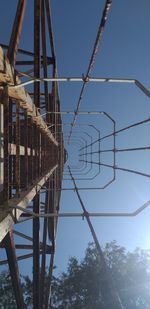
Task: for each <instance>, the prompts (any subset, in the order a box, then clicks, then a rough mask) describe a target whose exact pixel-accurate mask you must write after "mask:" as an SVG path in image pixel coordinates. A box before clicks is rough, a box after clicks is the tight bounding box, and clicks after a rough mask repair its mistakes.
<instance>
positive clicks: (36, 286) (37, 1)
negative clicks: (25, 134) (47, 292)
mask: <svg viewBox="0 0 150 309" xmlns="http://www.w3.org/2000/svg"><path fill="white" fill-rule="evenodd" d="M40 18H41V0H34V76H35V77H36V78H39V77H40V60H41V59H40ZM34 104H35V106H36V107H37V108H39V107H40V83H39V82H36V83H34ZM36 146H37V145H36ZM39 159H40V158H36V164H37V165H38V166H37V167H36V168H38V169H39V162H40V160H39ZM33 211H34V212H36V213H39V194H37V195H36V196H35V198H34V200H33ZM39 228H40V221H39V218H34V219H33V309H40V304H39V300H40V298H39V295H40V283H39V275H40V271H39V268H40V254H39V252H40V239H39Z"/></svg>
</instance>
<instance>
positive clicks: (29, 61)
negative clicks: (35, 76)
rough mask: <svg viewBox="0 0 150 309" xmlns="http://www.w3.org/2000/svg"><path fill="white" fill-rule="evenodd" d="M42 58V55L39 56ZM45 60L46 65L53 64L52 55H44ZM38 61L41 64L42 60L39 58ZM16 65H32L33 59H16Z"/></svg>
mask: <svg viewBox="0 0 150 309" xmlns="http://www.w3.org/2000/svg"><path fill="white" fill-rule="evenodd" d="M42 58H43V57H42V56H41V59H42ZM46 61H47V65H49V64H54V60H53V58H52V57H46ZM40 63H41V65H42V66H43V64H44V61H43V60H41V61H40ZM16 65H22V66H23V65H34V61H33V60H18V61H16Z"/></svg>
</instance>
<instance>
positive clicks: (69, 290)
mask: <svg viewBox="0 0 150 309" xmlns="http://www.w3.org/2000/svg"><path fill="white" fill-rule="evenodd" d="M103 252H104V256H105V259H106V262H107V265H108V268H109V271H110V273H111V276H112V278H113V283H114V285H115V287H116V290H117V291H118V293H119V295H120V298H121V301H122V304H123V306H124V308H125V309H136V308H138V309H146V308H150V254H149V251H145V250H141V249H136V250H135V251H134V252H132V253H131V252H127V250H126V249H125V248H124V247H121V246H119V245H118V244H117V243H116V242H115V241H113V242H111V243H109V244H106V246H105V248H104V249H103ZM22 285H23V290H24V299H25V302H26V305H27V308H32V281H31V279H30V278H29V277H24V278H22ZM104 292H105V295H106V294H107V295H108V299H109V291H108V290H106V288H105V272H104V270H103V268H102V266H101V263H100V261H99V258H98V254H97V250H96V248H95V246H94V244H89V246H88V248H87V249H86V252H85V257H84V259H83V260H82V261H81V262H79V261H78V260H77V259H76V258H75V257H72V258H70V259H69V262H68V267H67V271H66V272H63V273H62V274H61V275H60V276H59V277H57V278H56V277H53V282H52V305H51V307H50V308H51V309H103V308H107V309H116V308H114V307H113V306H112V303H110V305H106V304H105V302H104V299H103V293H104ZM5 308H6V309H7V308H9V309H15V308H16V303H15V299H14V295H13V291H12V284H11V278H10V276H9V274H8V272H2V273H1V274H0V309H5ZM50 308H49V309H50Z"/></svg>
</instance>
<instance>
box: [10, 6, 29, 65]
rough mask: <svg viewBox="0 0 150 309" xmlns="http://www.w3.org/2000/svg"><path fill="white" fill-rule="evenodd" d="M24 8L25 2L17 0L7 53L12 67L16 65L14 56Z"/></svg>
mask: <svg viewBox="0 0 150 309" xmlns="http://www.w3.org/2000/svg"><path fill="white" fill-rule="evenodd" d="M25 8H26V0H19V1H18V6H17V10H16V16H15V20H14V25H13V29H12V34H11V38H10V42H9V47H8V51H7V57H8V59H9V60H10V63H11V64H12V65H15V63H16V55H17V51H18V46H19V40H20V35H21V30H22V24H23V19H24V14H25Z"/></svg>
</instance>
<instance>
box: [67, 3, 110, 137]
mask: <svg viewBox="0 0 150 309" xmlns="http://www.w3.org/2000/svg"><path fill="white" fill-rule="evenodd" d="M111 3H112V1H111V0H106V2H105V7H104V11H103V14H102V17H101V20H100V25H99V28H98V32H97V35H96V40H95V43H94V48H93V51H92V55H91V58H90V62H89V65H88V69H87V72H86V76H85V80H84V82H83V85H82V88H81V92H80V95H79V100H78V102H77V107H76V113H77V112H78V111H79V109H80V105H81V100H82V97H83V93H84V90H85V88H86V85H87V81H86V79H87V80H88V78H89V75H90V73H91V71H92V68H93V65H94V61H95V58H96V54H97V51H98V47H99V44H100V41H101V39H102V34H103V30H104V27H105V23H106V21H107V17H108V13H109V10H110V7H111ZM76 118H77V114H75V116H74V118H73V121H72V124H71V129H70V133H69V137H68V142H69V141H70V138H71V135H72V131H73V126H74V124H75V122H76Z"/></svg>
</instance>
